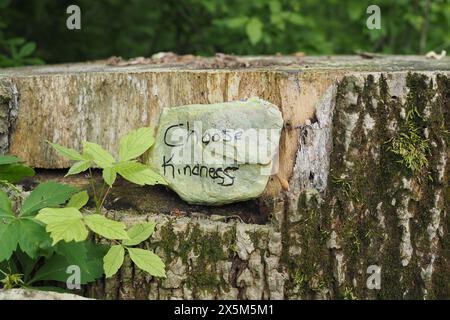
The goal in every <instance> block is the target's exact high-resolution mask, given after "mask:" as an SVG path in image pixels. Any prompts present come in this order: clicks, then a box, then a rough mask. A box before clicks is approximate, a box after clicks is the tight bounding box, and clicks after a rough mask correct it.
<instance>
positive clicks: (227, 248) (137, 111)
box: [0, 57, 450, 299]
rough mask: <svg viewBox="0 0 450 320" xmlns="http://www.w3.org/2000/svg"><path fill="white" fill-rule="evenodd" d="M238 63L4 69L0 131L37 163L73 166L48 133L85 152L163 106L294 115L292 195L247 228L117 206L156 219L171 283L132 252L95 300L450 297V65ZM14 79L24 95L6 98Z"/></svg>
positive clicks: (109, 142) (289, 146)
mask: <svg viewBox="0 0 450 320" xmlns="http://www.w3.org/2000/svg"><path fill="white" fill-rule="evenodd" d="M242 61H249V62H248V65H249V66H248V67H247V68H243V67H241V68H237V69H236V68H235V69H227V68H221V69H208V68H207V65H206V66H205V65H202V66H201V68H200V69H199V68H198V66H190V65H187V66H183V65H179V66H164V65H163V66H154V65H152V66H132V67H130V66H127V67H105V66H102V65H101V64H93V65H74V66H67V67H66V68H64V67H44V68H38V69H22V70H21V69H12V70H6V71H4V72H1V71H0V81H1V82H2V83H3V86H4V87H6V88H9V90H6V91H5V92H7V93H8V92H9V95H8V94H7V93H3V92H4V91H0V96H2V97H3V100H0V137H1V138H2V139H3V140H5V141H7V143H6V144H5V143H4V145H6V146H8V147H9V151H10V152H11V153H13V154H17V155H19V156H20V157H22V158H23V159H25V160H26V161H27V162H29V163H30V164H32V165H34V166H37V167H41V168H64V167H67V165H68V163H67V162H64V161H63V160H62V159H61V158H59V157H56V155H55V154H54V153H53V152H52V151H51V150H50V149H49V148H48V146H46V145H45V144H44V142H43V141H44V140H45V139H48V140H52V141H55V142H58V143H61V144H64V145H67V146H71V147H75V148H78V147H79V146H80V145H81V142H82V141H83V140H85V139H88V140H93V141H95V142H98V143H101V144H103V145H105V146H106V147H107V148H108V149H110V150H111V151H115V146H116V145H117V140H118V137H120V136H121V135H123V134H124V133H126V132H127V131H128V130H130V129H133V128H135V127H138V126H142V125H148V124H151V125H157V116H158V114H159V111H160V110H161V108H164V107H170V106H176V105H183V104H189V103H212V102H221V101H230V100H236V99H240V98H245V97H250V96H259V97H261V98H263V99H266V100H268V101H270V102H272V103H274V104H275V105H277V106H279V107H280V110H281V111H282V112H283V117H284V120H285V128H284V130H283V134H282V138H281V150H280V157H281V159H280V162H281V167H280V176H281V177H282V178H283V179H286V180H288V181H289V185H290V188H289V191H283V190H282V188H281V187H280V183H279V180H278V179H276V178H275V179H272V180H271V181H270V183H269V185H268V187H267V189H266V192H265V194H264V195H262V196H261V197H260V199H259V200H258V210H259V213H260V214H261V215H262V216H265V217H266V218H265V219H264V221H259V222H258V223H259V224H252V223H244V222H242V221H241V218H239V215H240V214H239V213H238V217H233V216H226V215H224V214H223V212H222V211H219V210H220V208H210V209H204V208H203V209H202V210H206V211H207V214H206V215H205V214H203V215H195V214H192V212H191V214H190V215H189V216H185V217H183V216H181V217H180V216H178V215H175V216H174V215H166V214H161V213H158V212H157V210H158V206H154V207H153V208H152V210H111V212H110V213H111V215H114V216H115V217H116V218H117V219H121V220H123V221H125V222H126V223H128V224H132V223H134V222H136V221H139V220H143V219H144V220H145V219H153V220H156V221H157V222H158V225H157V231H156V234H155V236H154V237H153V239H152V240H151V241H149V242H147V243H145V244H144V245H143V246H145V247H150V248H154V249H155V250H156V252H157V253H158V254H160V255H161V256H162V257H163V260H164V261H165V262H166V264H167V273H168V277H167V279H165V280H157V279H151V278H150V277H148V276H146V275H145V274H143V273H141V272H140V271H139V270H137V269H135V268H134V267H133V266H132V264H131V263H130V262H129V261H126V263H125V266H124V268H122V270H121V271H120V274H119V275H118V276H117V278H114V279H111V280H107V281H100V282H98V283H97V284H95V285H93V286H91V287H90V288H89V289H88V290H87V293H88V294H89V295H90V296H93V297H99V298H102V297H106V298H149V299H174V298H186V299H189V298H219V299H235V298H239V299H259V298H264V299H320V298H350V299H351V298H368V299H371V298H393V299H402V298H419V299H422V298H427V299H432V298H449V297H450V239H449V234H448V229H449V216H448V211H449V206H450V202H449V201H450V189H449V171H450V164H449V163H448V156H449V143H450V142H449V137H450V132H449V131H450V124H449V120H450V115H449V97H450V78H449V74H450V71H449V70H450V62H449V59H444V60H441V61H429V60H425V59H422V58H418V57H384V58H380V59H373V60H363V59H358V58H350V57H347V58H339V59H338V58H330V59H318V58H308V59H305V60H301V61H298V60H295V61H294V60H292V59H291V58H284V57H281V58H271V60H270V59H268V58H266V59H260V60H258V59H256V58H255V59H251V58H245V59H244V58H242ZM2 77H3V78H4V79H3V80H2V79H1V78H2ZM13 86H16V87H17V92H18V96H19V97H20V100H18V103H17V102H14V103H12V104H11V103H10V101H11V92H14V90H11V88H13ZM8 97H9V98H8ZM6 101H8V102H6ZM16 101H17V99H16ZM15 105H18V111H19V112H18V116H17V121H16V123H15V124H14V125H11V124H9V122H5V121H4V120H3V122H4V123H6V127H7V128H9V129H8V130H9V131H8V139H7V140H6V139H5V138H4V137H5V135H4V133H3V131H1V128H2V124H1V123H2V122H1V121H2V119H5V117H3V118H2V116H1V112H2V110H11V106H15ZM5 106H8V107H5ZM3 112H4V111H3ZM8 116H9V117H10V115H9V114H8ZM144 190H148V192H151V189H144ZM163 193H164V192H163ZM168 194H169V193H168ZM123 196H124V197H126V194H124V195H123ZM167 197H168V198H166V199H167V201H169V199H170V198H169V196H167ZM163 199H164V195H163ZM147 200H148V198H147ZM138 201H139V199H138ZM142 201H143V202H145V201H146V200H145V199H144V198H143V200H142ZM188 207H189V206H188ZM141 208H145V206H144V205H142V206H141ZM245 208H246V207H245ZM191 209H192V210H191V211H195V210H196V209H197V208H195V209H194V208H191ZM245 210H246V209H244V210H242V211H245ZM238 211H239V210H238ZM244 221H246V220H245V219H244ZM246 222H252V221H251V220H250V221H246ZM370 265H377V266H379V267H381V289H380V290H370V289H368V288H367V286H366V281H367V278H368V277H369V274H367V273H366V270H367V268H368V267H369V266H370Z"/></svg>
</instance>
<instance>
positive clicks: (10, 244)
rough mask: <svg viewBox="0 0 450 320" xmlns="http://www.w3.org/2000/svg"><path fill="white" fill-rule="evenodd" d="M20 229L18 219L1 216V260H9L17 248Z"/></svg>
mask: <svg viewBox="0 0 450 320" xmlns="http://www.w3.org/2000/svg"><path fill="white" fill-rule="evenodd" d="M18 236H19V230H18V223H17V221H16V220H9V219H6V218H0V261H3V260H8V259H9V258H10V257H11V255H12V254H13V252H14V250H16V248H17V243H18V242H19V237H18Z"/></svg>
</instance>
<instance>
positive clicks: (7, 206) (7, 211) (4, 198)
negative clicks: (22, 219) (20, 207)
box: [0, 190, 14, 219]
mask: <svg viewBox="0 0 450 320" xmlns="http://www.w3.org/2000/svg"><path fill="white" fill-rule="evenodd" d="M2 216H9V217H11V218H14V213H13V211H12V205H11V201H10V200H9V198H8V194H7V193H6V192H5V191H3V190H0V219H1V218H2Z"/></svg>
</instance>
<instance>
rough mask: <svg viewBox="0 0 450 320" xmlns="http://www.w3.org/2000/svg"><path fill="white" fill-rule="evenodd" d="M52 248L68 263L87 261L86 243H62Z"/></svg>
mask: <svg viewBox="0 0 450 320" xmlns="http://www.w3.org/2000/svg"><path fill="white" fill-rule="evenodd" d="M54 248H55V252H56V253H57V254H59V255H62V256H64V257H65V258H66V259H67V261H69V262H77V260H79V261H86V259H87V248H86V241H80V242H75V241H70V242H64V241H62V242H58V244H57V245H56V246H55V247H54Z"/></svg>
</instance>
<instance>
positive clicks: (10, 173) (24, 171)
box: [0, 163, 35, 183]
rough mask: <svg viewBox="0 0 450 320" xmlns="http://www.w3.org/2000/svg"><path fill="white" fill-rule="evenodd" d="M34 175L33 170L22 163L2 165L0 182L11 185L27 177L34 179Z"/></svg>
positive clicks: (0, 167) (0, 166)
mask: <svg viewBox="0 0 450 320" xmlns="http://www.w3.org/2000/svg"><path fill="white" fill-rule="evenodd" d="M34 174H35V172H34V170H33V169H32V168H30V167H28V166H26V165H23V164H20V163H12V164H5V165H0V180H6V181H8V182H11V183H15V182H18V181H20V180H22V179H23V178H25V177H32V176H34Z"/></svg>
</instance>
